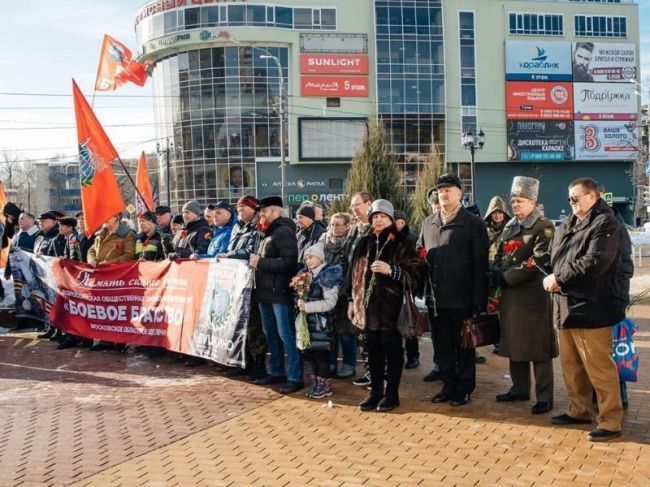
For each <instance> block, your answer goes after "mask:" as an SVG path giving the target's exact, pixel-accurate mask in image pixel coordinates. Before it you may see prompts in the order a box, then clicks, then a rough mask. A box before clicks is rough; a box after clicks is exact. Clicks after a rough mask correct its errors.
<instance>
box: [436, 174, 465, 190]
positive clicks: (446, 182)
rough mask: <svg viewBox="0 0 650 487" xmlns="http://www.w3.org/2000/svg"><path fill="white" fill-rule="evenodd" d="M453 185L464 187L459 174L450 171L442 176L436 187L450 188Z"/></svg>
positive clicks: (459, 187)
mask: <svg viewBox="0 0 650 487" xmlns="http://www.w3.org/2000/svg"><path fill="white" fill-rule="evenodd" d="M453 186H455V187H457V188H458V189H463V188H462V187H461V185H460V179H459V178H458V176H456V175H455V174H454V173H453V172H448V173H446V174H443V175H442V176H440V178H439V179H438V184H437V185H436V188H437V189H440V188H450V187H453Z"/></svg>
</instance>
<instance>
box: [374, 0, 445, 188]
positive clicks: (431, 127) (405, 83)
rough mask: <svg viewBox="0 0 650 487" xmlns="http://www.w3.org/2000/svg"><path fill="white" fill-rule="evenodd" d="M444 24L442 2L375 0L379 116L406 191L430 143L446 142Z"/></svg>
mask: <svg viewBox="0 0 650 487" xmlns="http://www.w3.org/2000/svg"><path fill="white" fill-rule="evenodd" d="M442 24H443V19H442V2H441V0H375V29H376V57H377V112H378V115H379V117H380V118H381V119H382V120H383V121H384V124H385V126H386V129H387V131H388V135H389V143H390V148H391V152H393V153H394V154H395V156H396V158H397V162H398V164H399V165H400V168H401V169H402V172H403V176H404V184H405V186H406V189H407V190H408V191H412V190H413V189H414V188H415V184H416V182H417V176H418V174H419V171H420V169H421V167H422V164H423V161H425V160H426V157H427V155H428V153H429V151H430V147H431V143H432V141H433V140H434V139H435V141H436V143H442V142H443V141H444V136H443V135H441V132H442V131H443V129H442V126H443V125H444V114H445V88H444V83H445V71H444V42H443V28H442ZM434 134H435V136H434Z"/></svg>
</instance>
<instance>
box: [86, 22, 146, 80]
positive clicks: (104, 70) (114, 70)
mask: <svg viewBox="0 0 650 487" xmlns="http://www.w3.org/2000/svg"><path fill="white" fill-rule="evenodd" d="M131 57H132V56H131V51H130V50H129V48H128V47H126V46H125V45H124V44H122V43H121V42H119V41H116V40H115V39H113V38H112V37H111V36H109V35H106V34H104V42H103V43H102V52H101V54H100V55H99V66H98V68H97V79H96V80H95V89H96V90H97V91H112V90H115V89H117V88H119V87H120V86H121V85H123V84H124V83H126V82H127V81H130V82H132V83H135V84H136V85H138V86H144V84H145V83H146V82H147V71H146V69H145V65H144V64H141V63H138V62H136V61H133V60H132V59H131Z"/></svg>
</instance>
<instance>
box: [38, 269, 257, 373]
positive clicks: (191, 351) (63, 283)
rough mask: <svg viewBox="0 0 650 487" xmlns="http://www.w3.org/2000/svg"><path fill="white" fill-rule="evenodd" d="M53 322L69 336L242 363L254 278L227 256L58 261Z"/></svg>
mask: <svg viewBox="0 0 650 487" xmlns="http://www.w3.org/2000/svg"><path fill="white" fill-rule="evenodd" d="M53 270H54V275H55V276H56V281H57V285H58V297H57V300H56V303H55V305H54V307H53V309H52V311H51V313H50V320H51V321H52V323H53V324H54V326H57V327H59V328H61V329H62V330H63V331H65V332H67V333H72V334H74V335H79V336H83V337H86V338H93V339H99V340H105V341H110V342H118V343H130V344H135V345H147V346H156V347H164V348H166V349H168V350H171V351H176V352H181V353H185V354H188V355H195V356H198V357H203V358H207V359H210V360H214V361H216V362H219V363H222V364H224V365H230V366H244V365H245V363H244V360H245V353H244V350H245V341H246V326H247V323H248V317H249V313H250V295H251V283H252V273H251V270H250V268H249V267H248V266H246V265H245V264H243V263H242V262H240V261H236V260H230V259H225V260H221V261H219V262H216V261H212V260H210V261H208V260H198V261H197V260H182V261H173V262H172V261H163V262H126V263H120V264H110V265H105V266H99V267H96V268H93V267H90V266H88V265H87V264H81V263H78V262H74V261H69V260H64V259H60V260H55V261H54V264H53Z"/></svg>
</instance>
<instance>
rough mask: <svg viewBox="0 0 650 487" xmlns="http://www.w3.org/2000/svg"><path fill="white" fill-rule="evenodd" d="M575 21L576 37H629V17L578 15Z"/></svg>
mask: <svg viewBox="0 0 650 487" xmlns="http://www.w3.org/2000/svg"><path fill="white" fill-rule="evenodd" d="M573 19H574V26H575V31H576V36H587V37H627V17H615V16H611V15H576V16H574V18H573Z"/></svg>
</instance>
